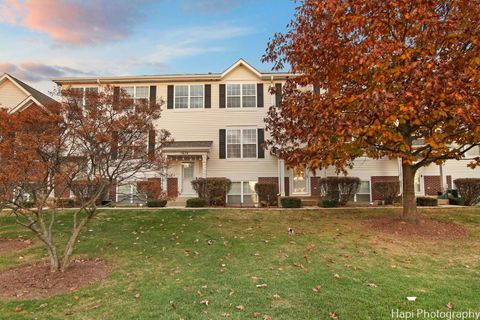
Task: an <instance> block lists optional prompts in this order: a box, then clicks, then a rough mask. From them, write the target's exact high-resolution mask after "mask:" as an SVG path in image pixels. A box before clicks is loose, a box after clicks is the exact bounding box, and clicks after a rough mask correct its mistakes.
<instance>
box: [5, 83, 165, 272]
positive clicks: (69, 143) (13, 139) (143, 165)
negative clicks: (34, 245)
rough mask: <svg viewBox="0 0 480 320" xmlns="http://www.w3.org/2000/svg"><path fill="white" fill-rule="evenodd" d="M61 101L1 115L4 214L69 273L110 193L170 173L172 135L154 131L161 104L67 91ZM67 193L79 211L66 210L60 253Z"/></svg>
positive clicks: (111, 93)
mask: <svg viewBox="0 0 480 320" xmlns="http://www.w3.org/2000/svg"><path fill="white" fill-rule="evenodd" d="M61 99H62V102H61V103H58V104H55V105H51V106H46V108H39V107H36V108H29V109H27V110H25V111H23V112H20V113H13V114H12V113H9V112H7V111H6V110H0V116H1V119H2V121H1V122H0V137H1V139H0V210H1V209H9V210H8V211H7V212H8V213H9V214H12V215H14V216H15V217H16V222H17V223H18V224H20V225H22V226H24V227H26V228H28V229H29V230H31V231H32V232H33V233H34V234H35V235H36V237H37V238H38V239H40V241H41V242H42V243H43V244H44V245H45V247H46V249H47V252H48V256H49V258H50V269H51V271H52V272H56V271H62V272H63V271H65V270H66V269H67V268H68V266H69V264H70V261H71V258H72V254H73V252H74V248H75V245H76V244H77V242H78V241H77V240H78V237H79V235H80V233H81V232H82V231H83V230H84V229H85V227H86V226H87V224H88V223H89V222H90V221H91V220H92V219H93V218H95V216H96V215H97V213H98V210H97V209H98V204H100V203H101V202H102V200H105V197H106V196H107V195H108V194H109V190H110V189H111V188H112V187H114V186H115V185H116V184H120V183H122V181H126V180H131V179H135V178H136V177H137V176H139V175H142V174H143V173H145V172H148V171H153V172H157V173H158V174H160V173H161V172H164V171H165V170H164V169H165V167H166V165H167V163H166V158H165V156H164V155H163V153H162V150H163V147H165V146H166V145H167V144H169V143H170V142H171V138H170V134H169V132H168V131H165V130H155V131H153V130H154V129H155V127H154V122H155V121H156V120H157V119H159V118H160V107H161V106H160V105H159V104H157V103H156V102H152V103H150V102H149V101H148V100H141V101H138V100H137V101H134V100H132V99H131V98H130V97H129V96H128V95H127V94H126V93H125V92H123V91H116V92H115V90H114V89H113V88H109V87H106V88H103V90H101V91H100V92H99V93H96V92H90V93H88V94H87V96H84V95H83V92H79V91H78V90H75V89H65V90H63V91H62V92H61ZM64 194H66V195H67V196H66V197H69V196H70V194H73V195H74V199H75V202H76V203H77V207H76V208H74V209H71V210H68V211H66V214H68V216H69V217H70V218H71V219H72V228H71V230H70V235H69V237H68V239H67V244H66V245H65V246H64V248H63V252H62V253H60V252H59V249H60V248H59V243H58V242H57V241H56V239H57V238H58V237H55V236H54V235H55V232H56V229H55V221H56V218H57V216H58V214H59V212H63V211H64V210H63V209H61V208H60V207H61V206H62V203H61V201H59V200H61V199H58V197H59V195H60V197H62V195H64Z"/></svg>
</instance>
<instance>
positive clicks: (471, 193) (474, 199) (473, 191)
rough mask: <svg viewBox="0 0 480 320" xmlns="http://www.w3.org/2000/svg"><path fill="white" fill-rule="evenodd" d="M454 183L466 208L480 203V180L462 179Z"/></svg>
mask: <svg viewBox="0 0 480 320" xmlns="http://www.w3.org/2000/svg"><path fill="white" fill-rule="evenodd" d="M453 182H454V183H455V186H456V187H457V190H458V194H459V195H460V197H461V198H462V199H463V201H465V205H466V206H473V205H475V204H477V203H478V202H480V178H461V179H455V180H453Z"/></svg>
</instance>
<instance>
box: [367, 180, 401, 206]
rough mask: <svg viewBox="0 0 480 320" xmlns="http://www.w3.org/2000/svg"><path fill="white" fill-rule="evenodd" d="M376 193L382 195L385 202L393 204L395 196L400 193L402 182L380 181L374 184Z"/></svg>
mask: <svg viewBox="0 0 480 320" xmlns="http://www.w3.org/2000/svg"><path fill="white" fill-rule="evenodd" d="M372 189H373V192H374V193H377V194H379V195H380V199H381V200H383V201H384V202H385V204H393V202H394V201H395V198H396V197H397V196H398V194H399V193H400V182H398V181H378V182H375V183H373V184H372Z"/></svg>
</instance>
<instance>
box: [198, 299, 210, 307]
mask: <svg viewBox="0 0 480 320" xmlns="http://www.w3.org/2000/svg"><path fill="white" fill-rule="evenodd" d="M200 304H204V305H206V306H208V300H207V299H204V300H202V301H200Z"/></svg>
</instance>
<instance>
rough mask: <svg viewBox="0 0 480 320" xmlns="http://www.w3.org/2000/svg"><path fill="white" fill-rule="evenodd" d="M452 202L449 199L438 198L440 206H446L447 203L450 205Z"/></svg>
mask: <svg viewBox="0 0 480 320" xmlns="http://www.w3.org/2000/svg"><path fill="white" fill-rule="evenodd" d="M449 204H450V202H449V201H448V199H438V205H439V206H446V205H449Z"/></svg>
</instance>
